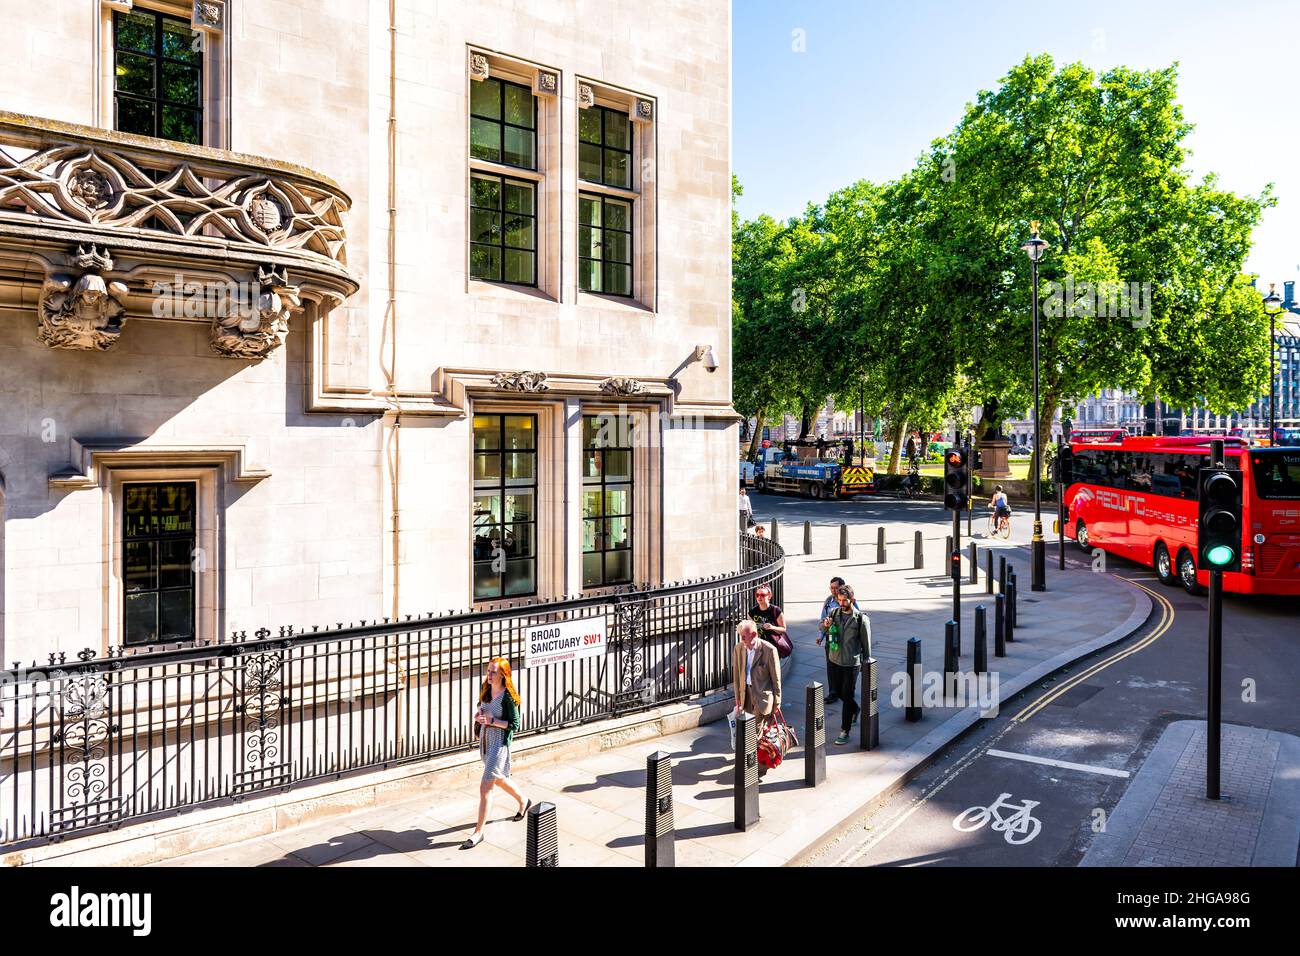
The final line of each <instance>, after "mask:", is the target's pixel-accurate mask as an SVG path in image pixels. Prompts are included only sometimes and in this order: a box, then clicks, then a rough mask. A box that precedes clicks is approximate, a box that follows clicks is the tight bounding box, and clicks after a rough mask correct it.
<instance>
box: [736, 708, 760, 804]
mask: <svg viewBox="0 0 1300 956" xmlns="http://www.w3.org/2000/svg"><path fill="white" fill-rule="evenodd" d="M733 787H734V788H735V796H736V810H735V824H736V829H737V830H748V829H749V828H750V827H752V826H753V825H754V824H755V823H757V822H758V721H757V720H756V719H755V718H754V715H753V714H750V713H746V712H745V711H741V712H740V715H739V716H738V717H737V718H736V766H735V777H734V780H733Z"/></svg>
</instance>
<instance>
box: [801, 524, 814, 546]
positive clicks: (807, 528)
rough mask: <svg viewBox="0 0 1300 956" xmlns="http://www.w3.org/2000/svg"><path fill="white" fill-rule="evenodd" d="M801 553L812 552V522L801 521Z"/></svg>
mask: <svg viewBox="0 0 1300 956" xmlns="http://www.w3.org/2000/svg"><path fill="white" fill-rule="evenodd" d="M803 553H804V554H812V522H811V521H805V522H804V523H803Z"/></svg>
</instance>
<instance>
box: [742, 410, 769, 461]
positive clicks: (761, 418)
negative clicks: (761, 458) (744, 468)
mask: <svg viewBox="0 0 1300 956" xmlns="http://www.w3.org/2000/svg"><path fill="white" fill-rule="evenodd" d="M765 421H767V415H766V414H764V413H763V412H761V411H760V412H759V413H758V415H757V416H756V417H755V419H754V434H753V435H751V436H750V438H749V454H748V455H747V456H746V457H748V459H749V460H750V461H757V460H758V450H759V449H758V446H759V445H760V444H762V441H763V423H764V422H765Z"/></svg>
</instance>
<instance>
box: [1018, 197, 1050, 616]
mask: <svg viewBox="0 0 1300 956" xmlns="http://www.w3.org/2000/svg"><path fill="white" fill-rule="evenodd" d="M1029 230H1030V232H1031V233H1032V235H1031V236H1030V237H1029V241H1028V242H1026V243H1025V244H1024V245H1022V246H1021V247H1020V248H1021V249H1023V250H1024V253H1025V255H1027V256H1029V265H1030V270H1031V272H1032V279H1031V286H1030V287H1031V289H1032V298H1033V300H1034V303H1033V305H1034V354H1033V359H1034V459H1033V461H1034V474H1033V475H1032V476H1031V477H1032V478H1033V481H1034V537H1033V541H1032V542H1031V543H1030V547H1031V556H1032V561H1031V570H1030V579H1029V587H1030V590H1033V591H1046V590H1047V542H1046V541H1044V540H1043V501H1042V498H1043V488H1042V482H1041V481H1040V479H1039V476H1040V475H1041V474H1042V470H1043V459H1042V444H1043V443H1042V442H1041V441H1039V436H1040V433H1041V430H1040V428H1039V424H1038V416H1039V399H1038V261H1039V260H1040V259H1042V258H1043V253H1045V252H1046V251H1047V242H1046V241H1045V240H1043V239H1040V238H1039V237H1038V220H1037V219H1035V220H1034V221H1033V222H1031V223H1030V224H1029Z"/></svg>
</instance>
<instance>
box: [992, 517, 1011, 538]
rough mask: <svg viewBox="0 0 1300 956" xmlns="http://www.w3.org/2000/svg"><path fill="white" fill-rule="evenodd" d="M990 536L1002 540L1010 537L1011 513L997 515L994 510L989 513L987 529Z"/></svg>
mask: <svg viewBox="0 0 1300 956" xmlns="http://www.w3.org/2000/svg"><path fill="white" fill-rule="evenodd" d="M988 536H989V537H990V538H1002V539H1003V540H1004V541H1005V540H1006V539H1007V538H1009V537H1011V515H1003V516H1002V517H1001V518H999V517H998V513H997V512H996V511H993V512H990V513H989V530H988Z"/></svg>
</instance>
